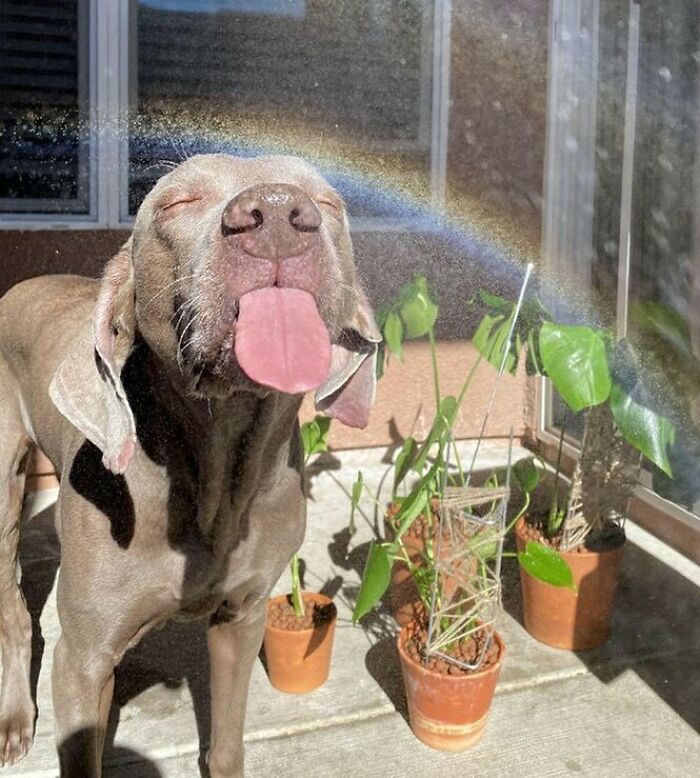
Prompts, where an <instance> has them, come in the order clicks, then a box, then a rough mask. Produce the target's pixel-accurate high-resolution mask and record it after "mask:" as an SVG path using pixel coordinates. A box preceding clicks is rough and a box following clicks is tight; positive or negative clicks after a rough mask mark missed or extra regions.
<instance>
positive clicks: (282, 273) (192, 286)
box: [52, 155, 380, 472]
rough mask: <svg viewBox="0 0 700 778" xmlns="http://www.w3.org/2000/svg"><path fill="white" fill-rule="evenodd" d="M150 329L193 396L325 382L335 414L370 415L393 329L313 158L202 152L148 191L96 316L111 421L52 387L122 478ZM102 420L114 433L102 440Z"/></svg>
mask: <svg viewBox="0 0 700 778" xmlns="http://www.w3.org/2000/svg"><path fill="white" fill-rule="evenodd" d="M137 334H138V335H139V336H140V337H141V338H143V339H144V340H145V341H146V343H147V344H148V346H149V348H150V349H151V350H152V351H153V352H154V354H156V355H157V357H158V358H159V360H160V362H161V364H162V365H163V368H164V371H165V372H166V373H167V374H168V375H169V378H170V380H172V381H173V382H174V383H175V384H176V385H177V386H178V388H179V389H180V391H181V392H183V393H185V394H187V395H190V396H192V397H197V398H215V397H216V398H222V397H227V396H229V395H230V394H232V393H234V392H236V391H252V392H257V393H266V392H270V391H277V392H282V393H285V394H289V395H299V394H302V393H304V392H307V391H312V390H313V391H315V392H316V403H317V406H318V407H319V408H320V409H322V410H324V411H325V412H326V413H328V414H329V415H331V416H334V417H336V418H338V419H340V420H341V421H343V422H344V423H346V424H349V425H351V426H359V427H361V426H364V425H365V424H366V423H367V418H368V414H369V408H370V405H371V403H372V400H373V398H374V388H375V381H374V375H375V355H376V344H377V343H378V341H379V340H380V334H379V332H378V330H377V327H376V325H375V323H374V319H373V316H372V312H371V309H370V307H369V304H368V302H367V299H366V297H365V294H364V292H363V290H362V288H361V287H360V285H359V282H358V279H357V274H356V271H355V265H354V261H353V255H352V244H351V241H350V235H349V231H348V222H347V217H346V214H345V209H344V206H343V202H342V200H341V198H340V197H339V195H338V194H337V193H336V192H335V191H334V190H333V188H332V187H331V186H329V184H328V183H327V182H326V181H325V180H324V179H323V177H322V176H321V175H320V174H319V173H318V172H317V171H315V170H314V169H313V168H312V167H311V166H309V165H308V164H306V163H304V162H302V161H301V160H298V159H295V158H291V157H263V158H257V159H239V158H234V157H230V156H226V155H207V156H197V157H192V158H191V159H188V160H187V161H186V162H183V163H182V164H181V165H179V166H178V167H177V168H176V169H174V170H173V171H172V172H170V173H169V174H168V175H166V176H164V177H163V178H161V179H160V180H159V181H158V183H157V184H156V186H155V187H154V188H153V189H152V190H151V192H149V194H148V195H147V196H146V198H145V199H144V201H143V203H142V205H141V207H140V209H139V212H138V214H137V217H136V222H135V225H134V231H133V235H132V236H131V238H130V239H129V241H128V242H127V243H126V244H125V245H124V247H123V248H122V250H121V251H120V252H119V254H117V256H116V257H114V259H112V260H111V261H110V262H109V263H108V265H107V267H106V268H105V272H104V276H103V279H102V282H101V288H100V293H99V298H98V301H97V306H96V310H95V319H94V341H95V359H96V365H97V369H98V372H99V375H100V380H101V382H102V386H101V391H102V392H103V394H104V399H103V417H101V420H100V421H99V422H97V423H96V422H95V421H94V420H92V421H88V423H85V420H81V419H80V418H76V416H75V413H73V414H71V413H69V412H67V409H68V406H69V405H70V406H73V405H74V403H70V402H66V398H65V397H63V396H62V395H65V392H64V391H62V390H61V386H60V381H59V382H56V381H54V387H52V396H53V397H54V401H56V402H57V405H58V406H59V408H60V409H61V410H62V411H63V412H64V413H65V414H66V415H67V416H68V417H69V418H70V419H71V421H73V423H74V424H76V426H77V427H78V428H79V429H81V431H83V432H85V434H86V435H87V437H88V438H90V439H91V440H93V442H95V443H96V444H97V445H100V448H102V450H103V452H104V461H105V464H106V465H107V466H108V467H109V468H110V469H112V470H113V471H115V472H123V471H124V469H125V468H126V465H127V464H128V462H129V460H130V459H131V456H132V453H133V446H134V443H135V426H134V420H133V415H132V413H131V409H130V408H129V405H128V401H127V399H126V393H125V392H124V389H123V386H122V384H121V380H120V373H121V369H122V367H123V366H124V363H125V362H126V359H127V358H128V356H129V353H130V352H131V349H132V347H133V344H134V340H135V338H136V337H137ZM81 421H82V422H83V423H82V424H81ZM96 426H97V427H99V426H103V427H105V429H104V430H101V432H100V435H101V440H100V441H97V440H95V439H94V437H95V435H94V432H93V429H92V428H94V427H96ZM88 432H91V433H92V434H88Z"/></svg>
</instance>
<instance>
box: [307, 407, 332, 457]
mask: <svg viewBox="0 0 700 778" xmlns="http://www.w3.org/2000/svg"><path fill="white" fill-rule="evenodd" d="M330 426H331V417H330V416H316V418H315V419H314V420H313V421H307V422H305V423H304V424H302V425H301V444H302V447H303V450H304V459H305V460H306V459H308V458H309V457H310V456H311V455H312V454H319V453H321V452H322V451H328V431H329V429H330Z"/></svg>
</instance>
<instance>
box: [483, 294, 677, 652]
mask: <svg viewBox="0 0 700 778" xmlns="http://www.w3.org/2000/svg"><path fill="white" fill-rule="evenodd" d="M481 298H482V302H483V303H484V304H485V305H486V307H487V309H488V310H487V313H486V315H485V316H484V318H483V319H482V321H481V324H480V325H479V328H478V329H477V332H476V333H475V335H474V339H473V342H474V345H475V346H476V347H477V349H478V350H479V352H480V353H481V354H482V356H484V357H485V358H486V359H488V361H489V362H491V363H492V364H494V365H496V364H501V362H502V361H503V360H504V359H505V360H506V361H507V365H508V369H510V370H512V371H515V369H516V367H517V364H518V360H519V358H520V356H521V353H522V350H523V348H524V347H525V345H527V356H526V359H527V370H528V373H530V374H536V375H541V376H546V377H548V378H549V379H550V380H551V381H552V384H553V386H554V388H555V389H556V390H557V391H558V393H559V395H560V397H561V398H562V400H563V401H564V402H565V403H566V405H567V406H568V407H569V409H570V410H571V411H573V412H575V413H576V412H581V411H583V412H585V420H584V430H583V436H582V439H581V451H580V455H579V457H578V461H577V462H576V465H575V469H574V472H573V476H572V479H571V483H570V486H569V487H568V489H567V490H565V493H564V494H563V495H560V490H561V485H560V483H559V481H560V479H559V472H558V471H559V467H557V476H556V478H555V485H554V491H553V498H552V501H551V506H550V509H549V511H548V512H547V513H546V514H545V515H533V514H530V515H527V516H524V517H523V518H522V519H521V520H520V521H519V522H518V523H517V525H516V528H515V529H516V539H517V544H518V549H519V561H520V570H521V583H522V588H523V608H524V621H525V627H526V629H527V630H528V632H530V634H532V635H533V636H534V637H536V638H537V639H538V640H541V641H542V642H544V643H547V644H548V645H552V646H556V647H560V648H568V649H574V650H578V649H587V648H593V647H594V646H597V645H600V644H601V643H604V642H605V641H606V640H607V639H608V636H609V633H610V620H611V612H612V607H613V602H614V598H615V592H616V590H617V585H618V579H619V575H620V569H621V561H622V554H623V547H624V542H625V535H624V519H625V515H626V512H627V506H628V503H629V500H630V498H631V496H632V492H633V490H634V487H635V486H636V484H637V482H638V476H639V470H640V467H641V459H642V455H643V456H646V457H647V458H648V459H649V460H651V461H652V462H653V463H654V464H655V465H656V466H657V467H659V468H660V469H661V470H662V471H663V472H664V473H666V474H667V475H669V476H670V475H671V466H670V464H669V460H668V456H667V448H668V446H669V445H670V444H671V443H672V442H673V439H674V427H673V425H672V424H671V422H670V421H669V420H668V419H667V418H665V417H664V416H663V415H661V414H660V413H659V412H658V411H657V410H656V407H655V403H654V402H652V401H651V398H650V397H649V395H648V393H647V392H646V391H645V388H644V382H643V381H642V377H641V376H642V371H641V369H640V367H639V362H638V359H637V357H636V355H635V353H634V351H633V349H632V347H631V346H630V344H629V343H628V342H627V341H625V340H616V339H615V338H614V337H613V335H612V334H610V333H608V332H607V331H605V330H603V329H599V328H595V327H590V326H585V325H569V324H560V323H557V322H555V321H553V319H552V317H551V316H550V315H549V314H548V312H547V311H546V310H545V309H544V307H543V306H542V305H541V304H540V302H539V301H538V300H537V298H532V299H530V300H529V301H528V302H527V303H526V304H525V305H524V306H523V309H522V313H521V315H520V317H519V320H518V322H517V324H516V325H515V326H514V327H513V329H514V330H515V333H516V337H515V338H513V340H512V342H510V343H508V344H507V343H506V340H505V337H504V332H505V331H506V330H510V329H511V328H512V326H511V325H512V323H513V320H514V316H515V306H514V304H513V303H512V302H510V301H508V300H505V299H503V298H501V297H497V296H495V295H488V294H484V293H482V294H481ZM563 436H564V430H562V439H561V440H562V441H563ZM559 452H560V453H559V458H560V457H561V441H560V447H559ZM532 541H537V542H538V543H540V544H544V545H545V546H547V547H549V548H550V549H554V550H557V551H559V552H560V554H561V557H562V558H563V559H564V560H565V561H566V563H567V564H568V566H569V568H570V569H571V571H572V574H573V581H574V586H573V587H567V586H556V587H555V586H552V585H551V583H547V582H546V581H543V580H541V578H542V577H541V576H540V578H539V579H538V578H536V577H535V574H536V573H537V561H536V560H535V559H533V557H532V554H530V553H528V550H529V549H528V544H529V542H532Z"/></svg>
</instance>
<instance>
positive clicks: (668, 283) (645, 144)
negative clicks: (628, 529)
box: [629, 0, 700, 508]
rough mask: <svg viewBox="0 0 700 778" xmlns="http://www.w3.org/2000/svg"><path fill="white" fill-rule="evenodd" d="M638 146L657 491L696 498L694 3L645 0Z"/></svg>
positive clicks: (640, 289)
mask: <svg viewBox="0 0 700 778" xmlns="http://www.w3.org/2000/svg"><path fill="white" fill-rule="evenodd" d="M640 33H641V34H640V60H639V92H638V100H639V103H638V111H637V132H636V145H635V169H634V176H635V178H634V183H635V185H634V190H633V191H634V199H633V221H632V251H631V271H630V294H629V303H630V338H631V339H633V340H634V341H635V342H637V343H638V344H639V345H640V346H641V347H642V348H641V349H640V351H641V353H642V354H644V355H645V359H646V361H647V362H648V363H649V368H650V369H651V370H653V371H654V374H655V376H657V381H658V383H657V384H656V386H655V390H654V392H653V395H654V400H655V401H656V403H657V406H658V407H659V409H660V410H661V411H664V412H666V413H670V414H673V416H674V417H675V419H676V427H677V442H676V445H675V446H674V448H673V451H672V457H671V464H672V467H673V470H674V475H675V478H674V479H673V480H670V479H668V478H666V477H665V476H663V474H662V473H661V472H660V471H654V472H653V474H652V475H653V484H654V487H655V489H656V490H657V491H658V492H659V493H661V494H662V495H663V496H666V497H669V498H671V499H674V500H676V501H678V502H680V503H682V504H683V505H684V506H685V507H688V508H692V507H693V506H694V505H696V506H697V505H698V501H700V431H699V425H700V393H699V387H700V316H699V314H698V305H699V303H700V126H699V117H700V78H699V74H700V71H699V66H698V63H699V62H700V14H699V13H698V4H697V2H695V1H694V0H672V1H670V2H666V3H664V4H663V6H657V5H656V4H653V3H652V4H644V5H643V6H642V11H641V26H640Z"/></svg>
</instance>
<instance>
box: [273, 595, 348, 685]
mask: <svg viewBox="0 0 700 778" xmlns="http://www.w3.org/2000/svg"><path fill="white" fill-rule="evenodd" d="M288 597H289V595H287V594H283V595H280V596H279V597H274V598H272V599H271V600H270V601H269V603H268V606H267V607H268V614H269V612H270V607H271V606H272V605H273V603H276V602H281V601H284V600H286V599H287V598H288ZM302 597H303V599H304V605H305V606H306V607H311V606H312V605H313V603H319V604H321V605H332V606H333V617H332V618H331V619H330V620H329V621H325V622H323V623H322V624H315V625H314V626H313V627H310V628H309V629H302V630H291V629H281V628H280V627H275V626H272V625H271V624H270V622H269V615H268V623H267V625H266V627H265V638H264V641H263V645H264V646H265V660H266V664H267V673H268V676H269V678H270V683H271V684H272V685H273V686H274V687H275V689H279V691H281V692H288V693H290V694H305V693H306V692H310V691H313V690H314V689H317V688H318V687H319V686H321V685H322V684H324V683H325V682H326V680H327V679H328V673H329V671H330V665H331V651H332V648H333V635H334V634H335V624H336V621H337V615H338V614H337V611H336V610H335V605H333V601H332V600H331V599H330V598H329V597H326V596H325V595H324V594H316V593H313V592H302Z"/></svg>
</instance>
